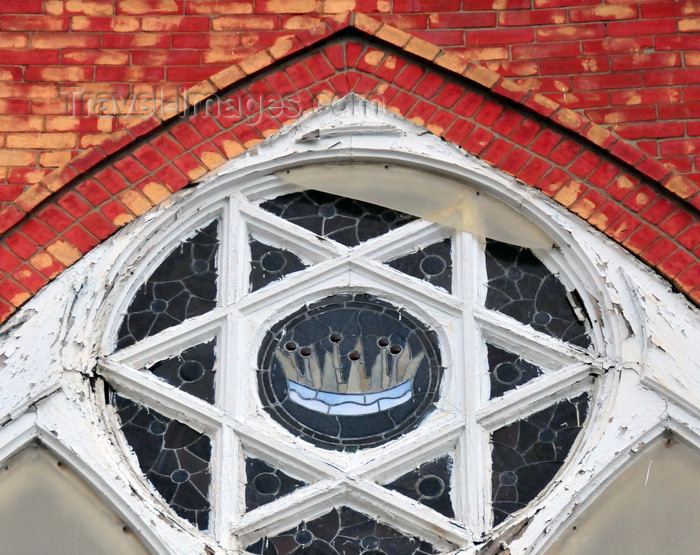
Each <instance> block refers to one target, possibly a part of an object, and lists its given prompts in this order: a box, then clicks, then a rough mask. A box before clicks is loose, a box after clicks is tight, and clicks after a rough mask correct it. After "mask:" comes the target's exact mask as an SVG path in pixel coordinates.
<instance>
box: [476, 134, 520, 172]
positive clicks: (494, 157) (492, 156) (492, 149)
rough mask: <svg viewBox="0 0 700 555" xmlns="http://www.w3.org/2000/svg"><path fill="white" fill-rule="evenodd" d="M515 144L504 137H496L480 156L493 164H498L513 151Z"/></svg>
mask: <svg viewBox="0 0 700 555" xmlns="http://www.w3.org/2000/svg"><path fill="white" fill-rule="evenodd" d="M512 148H513V145H512V144H511V143H510V142H508V141H505V140H503V139H496V140H495V141H493V142H492V143H491V144H490V145H489V147H488V148H487V149H486V150H485V151H484V152H483V153H482V154H481V156H480V158H481V159H482V160H485V161H487V162H488V163H489V164H491V165H494V166H496V165H498V164H499V163H500V162H501V161H502V160H503V159H504V158H505V157H506V156H507V155H508V153H509V152H510V151H511V149H512Z"/></svg>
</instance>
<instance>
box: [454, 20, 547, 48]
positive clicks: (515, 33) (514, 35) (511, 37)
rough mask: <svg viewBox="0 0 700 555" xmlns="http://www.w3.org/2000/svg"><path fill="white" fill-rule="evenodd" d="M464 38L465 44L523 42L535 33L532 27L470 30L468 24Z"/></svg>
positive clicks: (531, 37) (530, 39) (531, 39)
mask: <svg viewBox="0 0 700 555" xmlns="http://www.w3.org/2000/svg"><path fill="white" fill-rule="evenodd" d="M465 15H468V14H465ZM465 39H466V40H465V44H467V45H484V44H485V45H489V44H508V45H510V44H525V43H528V42H533V41H534V40H535V33H534V31H533V30H532V29H527V28H525V29H513V28H510V29H488V30H477V31H472V30H471V26H470V25H468V26H467V31H466V33H465Z"/></svg>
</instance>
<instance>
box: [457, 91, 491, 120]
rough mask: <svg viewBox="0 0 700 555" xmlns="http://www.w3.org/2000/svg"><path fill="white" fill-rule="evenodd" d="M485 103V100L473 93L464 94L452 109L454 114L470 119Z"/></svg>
mask: <svg viewBox="0 0 700 555" xmlns="http://www.w3.org/2000/svg"><path fill="white" fill-rule="evenodd" d="M484 102H485V98H484V97H483V96H481V95H480V94H477V93H474V92H468V93H466V94H465V95H464V96H463V97H462V99H461V100H460V101H459V102H457V104H456V105H455V107H454V111H455V113H457V114H459V115H462V116H465V117H470V116H473V115H474V113H475V112H476V110H477V109H478V108H479V107H480V106H481V105H482V104H483V103H484Z"/></svg>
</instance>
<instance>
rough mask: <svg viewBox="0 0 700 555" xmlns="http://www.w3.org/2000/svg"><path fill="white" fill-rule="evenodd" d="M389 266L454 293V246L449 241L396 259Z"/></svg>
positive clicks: (434, 244) (388, 263)
mask: <svg viewBox="0 0 700 555" xmlns="http://www.w3.org/2000/svg"><path fill="white" fill-rule="evenodd" d="M386 264H387V265H388V266H391V267H392V268H394V269H396V270H399V271H400V272H403V273H404V274H407V275H409V276H412V277H415V278H418V279H422V280H424V281H427V282H428V283H430V284H432V285H435V286H436V287H441V288H442V289H444V290H445V291H448V292H452V245H451V241H450V240H449V239H445V240H444V241H440V242H439V243H433V244H432V245H428V246H427V247H423V248H422V249H418V250H417V251H415V252H412V253H410V254H407V255H404V256H401V257H399V258H395V259H394V260H390V261H389V262H387V263H386Z"/></svg>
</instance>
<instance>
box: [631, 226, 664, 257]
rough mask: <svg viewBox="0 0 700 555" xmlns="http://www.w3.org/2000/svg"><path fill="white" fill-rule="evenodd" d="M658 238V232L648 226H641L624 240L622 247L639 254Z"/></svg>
mask: <svg viewBox="0 0 700 555" xmlns="http://www.w3.org/2000/svg"><path fill="white" fill-rule="evenodd" d="M658 237H659V232H658V231H656V230H655V229H654V228H653V227H651V226H649V225H641V226H639V228H638V229H637V231H635V232H634V233H633V234H632V235H630V236H629V237H628V238H627V239H625V241H624V243H623V245H624V246H625V247H627V248H628V249H630V250H631V251H632V252H635V253H639V252H641V251H642V250H644V249H645V248H647V247H648V246H649V245H650V244H651V243H652V241H655V240H656V239H657V238H658Z"/></svg>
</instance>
